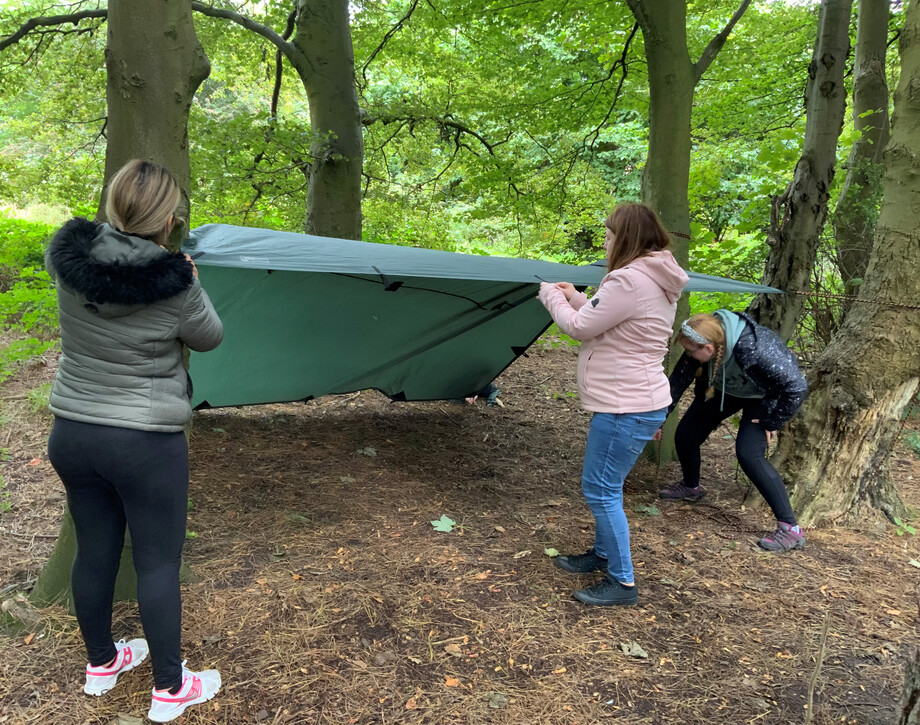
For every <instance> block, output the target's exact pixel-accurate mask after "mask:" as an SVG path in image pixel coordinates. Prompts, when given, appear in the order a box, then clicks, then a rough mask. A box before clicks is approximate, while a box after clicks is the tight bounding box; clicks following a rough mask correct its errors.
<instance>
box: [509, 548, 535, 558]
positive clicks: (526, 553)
mask: <svg viewBox="0 0 920 725" xmlns="http://www.w3.org/2000/svg"><path fill="white" fill-rule="evenodd" d="M532 553H533V552H532V551H531V550H530V549H524V551H519V552H518V553H517V554H515V555H514V556H512V557H511V558H512V559H521V558H523V557H525V556H527V555H528V554H532Z"/></svg>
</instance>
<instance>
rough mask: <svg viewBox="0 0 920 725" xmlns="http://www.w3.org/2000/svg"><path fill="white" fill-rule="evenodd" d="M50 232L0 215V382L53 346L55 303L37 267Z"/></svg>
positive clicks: (50, 287) (50, 286)
mask: <svg viewBox="0 0 920 725" xmlns="http://www.w3.org/2000/svg"><path fill="white" fill-rule="evenodd" d="M51 230H52V227H50V226H49V225H47V224H43V223H32V222H24V221H22V220H19V219H12V218H9V217H6V216H4V215H2V214H0V324H2V326H3V327H4V329H6V330H7V331H8V334H7V335H5V336H4V337H3V338H2V339H0V382H2V381H3V380H5V379H6V378H8V377H9V376H10V375H12V374H13V373H14V372H15V371H16V370H17V369H18V367H19V366H20V365H21V364H22V363H23V362H25V361H28V360H30V359H32V358H33V357H35V356H37V355H41V354H43V353H45V352H46V351H47V350H49V349H50V348H51V347H52V346H53V345H54V344H55V338H56V335H57V299H56V297H55V293H54V287H53V284H52V282H51V279H50V277H49V276H48V273H47V272H45V271H44V269H42V268H41V267H42V266H43V264H44V262H43V255H44V240H45V239H46V237H47V236H48V234H49V233H50V232H51Z"/></svg>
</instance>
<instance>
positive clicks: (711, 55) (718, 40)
mask: <svg viewBox="0 0 920 725" xmlns="http://www.w3.org/2000/svg"><path fill="white" fill-rule="evenodd" d="M632 1H633V0H630V4H632ZM750 4H751V0H741V5H740V6H739V7H738V9H737V10H736V11H735V14H734V15H732V17H731V19H730V20H729V21H728V23H726V24H725V27H724V28H722V30H721V32H720V33H719V34H718V35H716V37H715V38H713V39H712V40H710V41H709V45H707V46H706V49H705V50H704V51H703V54H702V55H701V56H700V59H699V60H698V61H697V62H696V63H695V64H694V83H696V82H698V81H699V80H700V78H702V77H703V73H705V72H706V69H707V68H709V65H710V64H711V63H712V61H713V60H715V57H716V56H717V55H718V54H719V51H720V50H722V46H723V45H725V41H726V40H728V36H729V35H731V32H732V28H734V27H735V24H736V23H737V22H738V21H739V20H741V16H742V15H744V11H745V10H747V9H748V5H750Z"/></svg>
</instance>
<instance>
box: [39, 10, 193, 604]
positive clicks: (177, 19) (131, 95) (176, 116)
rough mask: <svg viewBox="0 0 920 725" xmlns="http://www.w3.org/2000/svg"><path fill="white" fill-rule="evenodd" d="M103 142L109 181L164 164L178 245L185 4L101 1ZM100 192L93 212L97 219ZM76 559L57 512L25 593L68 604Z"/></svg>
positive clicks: (69, 524) (184, 178)
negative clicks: (175, 199) (53, 536)
mask: <svg viewBox="0 0 920 725" xmlns="http://www.w3.org/2000/svg"><path fill="white" fill-rule="evenodd" d="M105 61H106V69H107V72H108V77H107V85H106V99H107V102H108V122H107V126H106V128H107V133H108V145H107V147H106V157H105V178H106V180H108V179H110V178H111V177H112V175H113V174H114V173H115V172H116V171H118V169H119V168H121V167H122V166H123V165H124V164H125V163H126V162H128V161H130V160H131V159H134V158H142V159H147V160H150V161H154V162H156V163H158V164H161V165H162V166H165V167H166V168H168V169H169V170H170V171H172V173H173V174H175V176H176V178H177V179H178V180H179V184H180V186H181V187H182V201H181V202H180V210H179V212H178V214H177V216H178V217H182V218H183V221H184V222H185V223H184V224H182V225H176V226H177V228H176V229H175V230H174V231H173V234H172V237H171V241H172V242H173V243H174V244H175V245H176V246H178V245H179V243H180V242H181V241H182V239H184V238H185V236H186V232H187V231H188V226H187V222H188V216H189V210H190V204H189V197H190V189H191V181H190V180H191V167H190V164H189V149H188V114H189V109H190V108H191V105H192V98H193V97H194V95H195V92H196V91H197V89H198V86H199V85H201V82H202V81H203V80H204V79H205V78H207V77H208V73H209V72H210V69H211V67H210V64H209V63H208V59H207V56H206V55H205V53H204V49H203V48H202V47H201V44H200V43H199V42H198V37H197V35H195V28H194V25H193V23H192V8H191V2H190V0H109V4H108V40H107V45H106V51H105ZM104 208H105V192H104V191H103V197H102V202H101V203H100V207H99V216H100V217H102V215H103V214H104ZM75 554H76V538H75V536H74V530H73V521H72V519H71V518H70V514H69V513H68V512H67V511H66V510H65V511H64V518H63V521H62V523H61V530H60V532H59V534H58V540H57V543H56V544H55V547H54V551H53V552H52V554H51V558H50V559H49V560H48V562H47V563H46V564H45V566H44V567H43V568H42V571H41V574H40V575H39V577H38V581H37V582H36V584H35V587H34V589H33V591H32V598H33V599H34V600H35V601H39V602H44V603H48V602H53V601H59V602H65V603H68V602H69V599H70V568H71V566H72V565H73V560H74V556H75ZM121 563H122V566H121V568H120V569H119V572H118V580H117V581H116V598H118V599H131V598H133V597H134V593H135V591H136V577H135V573H134V567H133V565H131V546H130V537H126V540H125V549H124V551H122V557H121Z"/></svg>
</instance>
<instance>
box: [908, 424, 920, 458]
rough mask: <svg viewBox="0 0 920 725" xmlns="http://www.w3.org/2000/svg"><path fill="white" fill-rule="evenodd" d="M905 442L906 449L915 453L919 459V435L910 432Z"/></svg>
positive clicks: (913, 431) (915, 432)
mask: <svg viewBox="0 0 920 725" xmlns="http://www.w3.org/2000/svg"><path fill="white" fill-rule="evenodd" d="M905 441H906V443H907V447H908V448H910V449H911V450H912V451H913V452H914V453H916V454H917V456H918V457H920V433H918V432H917V431H915V430H912V431H911V432H910V433H908V434H907V438H906V439H905Z"/></svg>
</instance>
